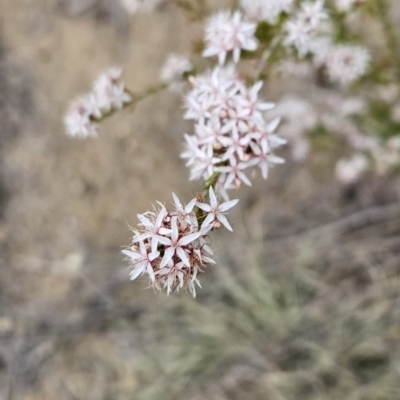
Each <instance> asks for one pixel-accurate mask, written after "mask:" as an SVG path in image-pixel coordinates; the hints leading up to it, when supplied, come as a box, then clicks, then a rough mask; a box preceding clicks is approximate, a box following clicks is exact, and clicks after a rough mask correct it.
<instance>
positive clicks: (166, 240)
mask: <svg viewBox="0 0 400 400" xmlns="http://www.w3.org/2000/svg"><path fill="white" fill-rule="evenodd" d="M155 238H156V239H157V242H159V243H161V244H163V245H164V246H171V245H172V240H171V239H170V238H167V237H165V236H159V235H157V236H155Z"/></svg>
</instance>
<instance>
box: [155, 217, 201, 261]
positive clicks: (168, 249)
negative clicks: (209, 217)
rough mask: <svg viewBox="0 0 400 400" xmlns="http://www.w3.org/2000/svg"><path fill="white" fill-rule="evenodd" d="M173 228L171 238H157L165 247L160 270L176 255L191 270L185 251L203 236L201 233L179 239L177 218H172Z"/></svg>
mask: <svg viewBox="0 0 400 400" xmlns="http://www.w3.org/2000/svg"><path fill="white" fill-rule="evenodd" d="M171 228H172V232H171V238H168V237H165V236H157V241H158V242H159V243H161V244H163V245H164V246H165V252H164V257H163V259H162V260H161V264H160V268H163V267H165V266H166V265H167V264H168V263H169V262H170V261H171V260H172V257H174V256H175V255H177V256H178V257H179V258H180V259H181V261H182V262H183V263H184V264H185V265H186V266H187V267H189V268H190V262H189V259H188V256H187V254H186V252H185V249H186V246H187V245H188V244H189V243H191V242H193V241H195V240H196V239H198V238H199V237H200V236H201V233H200V232H195V233H191V234H189V235H184V236H182V237H179V230H178V222H177V217H173V218H172V220H171Z"/></svg>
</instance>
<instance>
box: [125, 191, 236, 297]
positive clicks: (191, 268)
mask: <svg viewBox="0 0 400 400" xmlns="http://www.w3.org/2000/svg"><path fill="white" fill-rule="evenodd" d="M173 197H174V204H175V210H173V211H167V210H166V208H165V207H164V206H161V207H160V208H158V209H155V210H154V211H148V212H146V213H145V214H142V215H140V214H139V215H138V218H139V220H140V222H141V223H140V224H139V226H138V227H137V228H136V229H133V240H132V245H131V246H130V247H129V248H128V249H126V250H123V251H122V252H123V253H124V254H125V255H126V256H127V259H128V260H129V261H130V263H131V267H132V271H131V279H132V280H134V279H136V278H137V277H139V276H141V275H143V274H147V275H148V276H149V278H150V285H151V286H152V287H154V288H155V289H162V288H164V289H166V290H167V292H168V293H170V292H172V291H179V290H180V289H183V290H189V291H190V292H191V293H192V295H193V296H195V295H196V289H195V287H196V285H198V286H200V283H199V281H198V279H197V276H198V274H199V273H200V272H202V268H204V267H206V266H208V265H211V264H215V262H214V260H213V251H212V249H211V248H210V246H209V245H208V244H207V241H206V236H207V234H208V232H209V231H210V229H217V228H219V227H221V224H218V223H217V222H216V220H215V218H216V219H217V220H218V221H220V222H221V223H222V225H224V226H226V227H227V229H229V230H232V228H231V226H230V225H229V222H228V221H227V220H226V217H225V215H224V214H225V213H226V211H228V210H229V209H230V208H232V207H233V206H234V205H236V204H237V202H238V201H237V200H232V201H231V202H229V203H222V204H218V202H217V200H216V197H215V195H214V192H213V190H212V188H210V201H211V204H210V205H208V204H206V203H202V202H198V201H197V199H193V200H192V201H191V202H190V203H189V204H188V205H186V206H183V205H182V203H181V202H180V200H179V198H178V197H177V196H176V195H173ZM196 204H198V206H199V207H200V206H201V209H202V210H204V211H201V217H199V216H197V215H196V212H195V210H194V206H195V205H196ZM210 216H211V217H210ZM198 218H200V222H202V225H201V224H200V223H199V219H198ZM200 287H201V286H200Z"/></svg>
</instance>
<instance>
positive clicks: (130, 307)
mask: <svg viewBox="0 0 400 400" xmlns="http://www.w3.org/2000/svg"><path fill="white" fill-rule="evenodd" d="M176 3H177V2H174V1H166V2H164V3H163V4H161V5H160V6H158V7H157V8H156V9H155V10H154V11H152V12H151V13H143V14H138V15H135V16H130V15H129V14H127V13H126V11H125V10H124V8H123V7H122V6H121V4H120V3H119V2H118V1H116V0H108V1H107V0H77V1H73V0H1V1H0V5H1V14H0V29H1V30H0V156H1V158H0V248H1V250H0V398H1V399H5V400H11V399H12V400H39V399H40V400H64V399H65V400H114V399H115V400H125V399H126V400H128V399H129V400H135V399H139V400H142V399H143V400H152V399H163V400H169V399H171V400H172V399H174V400H180V399H182V400H187V399H188V400H199V399H210V400H225V399H226V400H228V399H229V400H230V399H232V400H258V399H268V400H292V399H293V400H295V399H296V400H302V399H308V400H325V399H332V400H333V399H346V400H347V399H348V400H399V399H400V307H399V306H400V303H399V301H400V280H399V272H400V199H399V198H400V178H399V176H398V175H396V174H392V175H389V176H385V177H373V176H370V177H365V178H364V179H362V180H360V181H359V182H358V183H357V184H355V185H352V186H350V187H349V186H346V187H343V186H340V185H339V184H337V183H336V182H335V180H334V178H333V175H334V173H333V169H332V168H331V166H330V165H329V163H327V162H326V157H325V156H324V154H323V153H322V154H321V153H319V155H316V156H315V157H314V156H313V155H312V153H311V155H310V156H309V159H308V160H307V161H306V162H301V163H299V162H297V163H296V162H293V161H291V160H290V158H291V157H290V152H289V151H288V150H284V151H283V152H282V154H283V156H284V157H285V158H286V159H287V163H286V164H285V165H284V166H282V167H278V168H276V169H274V170H273V171H272V173H271V174H270V178H269V179H268V181H263V180H262V179H259V180H257V181H255V183H254V186H253V187H252V188H247V187H246V188H242V189H241V190H240V192H239V197H240V199H241V202H240V203H239V207H237V210H235V211H234V212H233V213H232V214H230V217H231V221H232V225H233V227H234V233H229V232H224V233H221V234H218V235H217V234H215V235H214V236H213V238H212V240H213V247H214V248H215V249H216V250H217V257H216V259H217V265H216V266H215V267H213V268H210V269H209V270H208V271H207V273H205V274H204V275H203V276H202V279H201V282H202V285H203V290H200V291H199V293H198V298H197V299H195V300H193V299H192V298H191V297H190V295H188V294H184V293H182V294H177V295H171V296H169V297H167V296H166V294H165V293H156V294H154V293H153V291H152V290H146V289H143V288H145V287H146V285H147V282H146V281H145V280H142V281H140V280H139V281H135V282H133V283H132V282H130V281H129V279H128V273H129V270H128V268H127V265H126V263H125V262H124V261H123V256H122V255H121V253H120V251H121V248H122V247H123V246H125V245H126V244H128V243H129V241H130V237H131V234H130V232H129V228H128V224H130V225H135V224H136V214H137V213H139V212H140V213H142V212H144V211H146V210H147V209H148V208H149V205H150V204H151V203H154V202H155V201H156V200H159V201H162V202H166V203H168V204H169V203H170V202H171V200H172V199H171V192H175V193H177V194H178V195H179V196H180V197H181V198H183V199H186V200H189V199H191V198H192V197H193V195H194V194H195V193H196V191H198V190H199V182H190V183H188V170H187V169H186V168H185V166H184V162H183V161H182V160H181V159H180V158H179V154H180V152H181V150H182V139H183V133H184V132H189V131H191V129H192V124H191V123H187V122H184V121H183V120H182V113H183V110H182V102H181V97H180V95H179V94H174V93H171V92H169V91H164V92H161V93H159V94H156V95H154V96H151V97H149V98H147V99H145V100H144V101H142V102H140V103H139V104H138V105H137V106H136V108H135V109H134V110H129V109H128V110H126V111H124V112H122V113H121V114H119V115H118V116H116V117H112V118H110V119H108V120H107V121H106V122H105V123H104V124H102V126H101V129H100V137H99V138H98V139H94V140H86V141H81V140H74V139H71V138H70V137H67V136H66V135H65V133H64V127H63V124H62V118H63V114H64V112H65V110H66V108H67V107H68V104H69V102H70V100H71V99H73V98H75V97H76V96H77V95H79V94H81V93H83V92H85V91H87V90H88V89H89V88H90V85H91V82H92V81H93V80H94V78H95V77H96V76H97V75H98V74H99V73H100V72H101V71H103V70H104V69H106V68H108V67H109V66H112V65H121V66H122V67H123V69H124V74H125V79H126V82H127V86H128V87H129V88H132V89H133V90H134V91H135V92H136V91H137V92H140V91H141V90H143V89H145V88H146V87H148V86H149V85H152V84H153V83H154V82H157V81H158V80H159V71H160V67H161V66H162V64H163V61H164V59H165V58H166V56H167V55H168V54H169V53H170V52H179V53H183V54H187V55H190V53H191V52H192V49H193V46H194V44H195V43H196V41H197V40H198V39H199V38H201V34H202V27H203V23H202V22H201V21H197V20H193V19H192V18H191V17H190V15H187V13H186V12H185V11H184V10H182V9H181V8H179V7H177V5H176ZM210 3H212V4H209V6H210V7H212V8H215V9H218V8H222V7H224V6H227V5H231V2H229V1H222V0H221V1H220V0H218V1H214V0H213V1H212V2H210ZM398 20H399V19H397V21H398ZM366 30H368V29H367V28H366ZM288 87H289V88H290V89H291V90H292V89H293V88H296V90H297V91H299V90H300V93H301V87H299V86H296V82H295V81H289V82H286V83H285V84H283V83H282V82H281V83H277V84H274V85H272V84H271V85H269V87H267V88H266V90H265V91H264V96H265V97H266V98H267V99H268V100H271V101H279V99H280V98H281V97H282V96H283V95H284V94H285V92H288V90H287V89H288ZM307 95H308V96H311V97H312V96H313V95H314V93H313V92H312V91H311V92H310V91H309V90H308V91H307ZM315 96H317V94H315Z"/></svg>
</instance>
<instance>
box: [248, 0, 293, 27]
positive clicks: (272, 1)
mask: <svg viewBox="0 0 400 400" xmlns="http://www.w3.org/2000/svg"><path fill="white" fill-rule="evenodd" d="M240 5H241V7H242V9H243V10H244V12H245V14H246V16H247V17H248V18H250V19H252V20H256V21H267V22H268V23H270V24H275V23H276V22H277V19H278V17H279V15H280V14H281V13H283V12H286V13H288V12H289V11H290V10H291V8H292V5H293V0H241V2H240Z"/></svg>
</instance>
